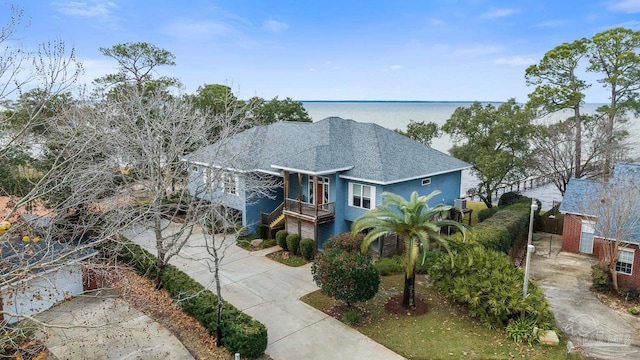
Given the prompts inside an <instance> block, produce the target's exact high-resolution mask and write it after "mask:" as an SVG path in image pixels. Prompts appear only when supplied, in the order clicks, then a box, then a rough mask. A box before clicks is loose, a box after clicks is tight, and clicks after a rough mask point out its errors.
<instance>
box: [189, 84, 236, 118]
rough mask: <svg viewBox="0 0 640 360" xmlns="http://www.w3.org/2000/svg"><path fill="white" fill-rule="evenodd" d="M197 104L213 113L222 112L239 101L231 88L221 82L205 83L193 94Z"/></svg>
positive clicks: (194, 102)
mask: <svg viewBox="0 0 640 360" xmlns="http://www.w3.org/2000/svg"><path fill="white" fill-rule="evenodd" d="M192 101H193V104H194V105H195V106H197V107H198V108H200V109H202V110H207V111H211V112H212V113H213V114H222V113H224V111H225V109H227V108H228V107H229V106H231V105H235V103H236V102H238V98H237V97H236V95H235V94H234V93H233V92H232V91H231V88H230V87H228V86H226V85H220V84H204V85H203V86H200V87H198V90H197V91H196V93H195V94H194V95H192Z"/></svg>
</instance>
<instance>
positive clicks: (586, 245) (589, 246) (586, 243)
mask: <svg viewBox="0 0 640 360" xmlns="http://www.w3.org/2000/svg"><path fill="white" fill-rule="evenodd" d="M595 230H596V229H595V224H594V223H593V222H590V221H583V222H582V228H581V229H580V246H579V249H578V251H580V252H581V253H585V254H593V234H594V233H595Z"/></svg>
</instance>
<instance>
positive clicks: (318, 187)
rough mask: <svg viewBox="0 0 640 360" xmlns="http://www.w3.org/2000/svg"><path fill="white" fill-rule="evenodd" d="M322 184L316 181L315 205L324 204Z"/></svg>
mask: <svg viewBox="0 0 640 360" xmlns="http://www.w3.org/2000/svg"><path fill="white" fill-rule="evenodd" d="M323 199H324V184H323V183H321V182H320V181H318V183H317V184H316V204H318V205H321V204H324V200H323Z"/></svg>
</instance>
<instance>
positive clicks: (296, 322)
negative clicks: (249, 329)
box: [243, 303, 329, 359]
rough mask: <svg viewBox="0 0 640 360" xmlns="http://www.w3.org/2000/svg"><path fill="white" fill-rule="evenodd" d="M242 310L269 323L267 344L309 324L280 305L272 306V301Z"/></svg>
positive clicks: (264, 322)
mask: <svg viewBox="0 0 640 360" xmlns="http://www.w3.org/2000/svg"><path fill="white" fill-rule="evenodd" d="M243 312H244V313H245V314H247V315H249V316H251V317H253V318H254V319H256V320H258V321H260V322H262V323H263V324H269V328H268V335H269V344H273V343H274V342H277V341H279V340H281V339H283V338H286V337H287V336H289V335H291V334H293V333H296V332H298V331H300V330H302V329H304V328H306V327H307V326H309V323H308V322H307V321H305V320H303V319H300V318H298V317H296V316H291V314H289V313H287V312H286V311H284V310H282V309H281V308H280V307H278V306H274V303H262V304H260V305H257V306H254V307H252V308H249V309H246V310H244V311H243ZM297 346H299V344H297ZM298 359H304V357H299V358H298ZM326 359H329V358H326Z"/></svg>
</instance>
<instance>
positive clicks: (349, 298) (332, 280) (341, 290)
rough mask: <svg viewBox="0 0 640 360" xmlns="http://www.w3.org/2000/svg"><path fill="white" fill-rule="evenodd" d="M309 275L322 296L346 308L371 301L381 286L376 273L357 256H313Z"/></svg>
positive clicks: (331, 253)
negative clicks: (344, 304)
mask: <svg viewBox="0 0 640 360" xmlns="http://www.w3.org/2000/svg"><path fill="white" fill-rule="evenodd" d="M311 273H312V274H313V280H314V281H315V283H316V284H317V285H318V286H319V287H320V289H321V290H322V293H324V294H325V295H328V296H330V297H333V298H335V299H337V300H341V301H344V302H346V303H347V305H348V306H351V304H353V303H357V302H361V301H367V300H369V299H371V298H373V297H374V296H375V295H376V293H377V292H378V288H379V286H380V275H379V274H378V270H376V268H375V266H374V265H373V263H372V262H371V259H370V258H368V257H366V256H364V255H362V254H361V253H360V252H347V251H344V250H341V249H332V250H329V251H326V250H325V251H324V252H323V253H319V254H318V255H316V258H315V260H314V261H313V264H312V265H311Z"/></svg>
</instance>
